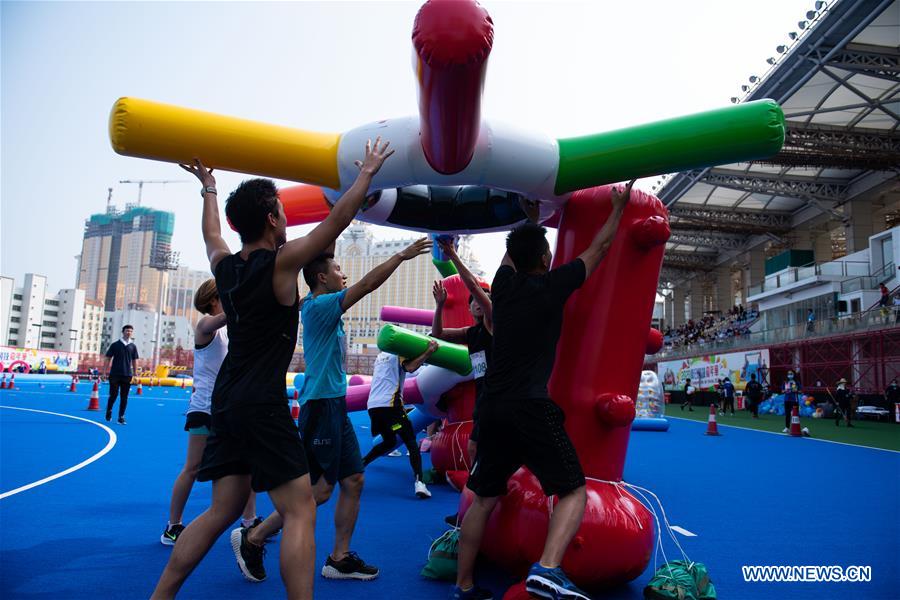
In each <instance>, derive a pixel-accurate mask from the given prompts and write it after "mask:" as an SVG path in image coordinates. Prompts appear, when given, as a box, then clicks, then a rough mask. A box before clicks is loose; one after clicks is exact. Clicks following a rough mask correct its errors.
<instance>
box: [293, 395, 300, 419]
mask: <svg viewBox="0 0 900 600" xmlns="http://www.w3.org/2000/svg"><path fill="white" fill-rule="evenodd" d="M291 418H292V419H293V420H295V421H296V420H297V419H299V418H300V392H299V391H298V390H294V399H293V400H291Z"/></svg>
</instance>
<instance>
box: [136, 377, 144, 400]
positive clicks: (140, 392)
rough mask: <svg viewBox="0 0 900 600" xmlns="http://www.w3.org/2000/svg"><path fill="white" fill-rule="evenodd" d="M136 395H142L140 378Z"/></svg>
mask: <svg viewBox="0 0 900 600" xmlns="http://www.w3.org/2000/svg"><path fill="white" fill-rule="evenodd" d="M137 395H138V396H143V395H144V386H143V385H141V380H140V379H138V386H137Z"/></svg>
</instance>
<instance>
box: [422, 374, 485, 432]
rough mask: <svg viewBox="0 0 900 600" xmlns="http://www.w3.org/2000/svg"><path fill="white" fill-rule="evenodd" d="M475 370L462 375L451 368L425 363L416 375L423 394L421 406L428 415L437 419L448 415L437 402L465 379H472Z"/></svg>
mask: <svg viewBox="0 0 900 600" xmlns="http://www.w3.org/2000/svg"><path fill="white" fill-rule="evenodd" d="M473 375H474V372H473V373H469V374H468V375H460V374H459V373H455V372H453V371H451V370H449V369H444V368H442V367H436V366H434V365H425V366H423V367H422V368H421V369H420V370H419V374H418V376H417V377H416V385H418V386H419V392H420V393H421V394H422V399H423V400H424V402H423V403H422V405H421V406H420V407H419V408H420V409H421V410H422V411H423V412H424V413H426V414H427V415H429V416H431V417H434V418H435V419H441V418H443V417H446V416H447V414H446V413H444V412H443V411H441V410H440V409H438V408H437V406H436V404H437V403H438V400H440V399H441V396H442V395H443V394H444V393H445V392H448V391H450V390H451V389H452V388H453V387H454V386H455V385H457V384H460V383H462V382H463V381H471V380H472V378H473Z"/></svg>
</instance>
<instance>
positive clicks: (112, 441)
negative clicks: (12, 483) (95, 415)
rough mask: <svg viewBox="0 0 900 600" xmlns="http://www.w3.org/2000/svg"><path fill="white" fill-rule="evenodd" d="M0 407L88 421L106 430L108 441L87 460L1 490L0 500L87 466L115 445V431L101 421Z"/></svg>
mask: <svg viewBox="0 0 900 600" xmlns="http://www.w3.org/2000/svg"><path fill="white" fill-rule="evenodd" d="M0 408H8V409H10V410H24V411H28V412H36V413H44V414H46V415H54V416H57V417H66V418H69V419H76V420H78V421H84V422H85V423H90V424H91V425H96V426H97V427H99V428H101V429H103V430H104V431H106V433H107V435H109V442H107V444H106V447H105V448H103V450H101V451H100V452H98V453H97V454H95V455H93V456H91V457H90V458H88V459H87V460H83V461H81V462H80V463H78V464H77V465H75V466H74V467H69V468H68V469H66V470H65V471H60V472H59V473H55V474H54V475H51V476H49V477H44V478H43V479H40V480H38V481H34V482H32V483H29V484H27V485H23V486H22V487H18V488H16V489H14V490H10V491H8V492H3V493H2V494H0V500H3V499H4V498H8V497H9V496H12V495H14V494H18V493H19V492H24V491H27V490H30V489H32V488H36V487H38V486H39V485H44V484H45V483H50V482H51V481H53V480H54V479H59V478H60V477H65V476H66V475H68V474H70V473H74V472H75V471H77V470H79V469H83V468H84V467H86V466H88V465H89V464H91V463H92V462H94V461H95V460H99V459H100V458H103V456H104V455H106V454H107V453H108V452H109V451H110V450H112V449H113V447H114V446H115V445H116V441H117V439H118V438H117V437H116V432H115V431H113V430H112V429H110V428H109V427H107V426H106V425H104V424H103V423H98V422H97V421H91V420H90V419H83V418H81V417H74V416H72V415H64V414H62V413H55V412H50V411H48V410H36V409H33V408H21V407H18V406H0Z"/></svg>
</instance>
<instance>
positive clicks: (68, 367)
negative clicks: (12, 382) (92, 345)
mask: <svg viewBox="0 0 900 600" xmlns="http://www.w3.org/2000/svg"><path fill="white" fill-rule="evenodd" d="M25 365H28V368H27V369H26V368H25ZM42 366H43V371H44V372H46V373H62V372H68V371H76V370H78V355H77V354H76V353H74V352H58V351H56V350H35V349H34V348H13V347H11V346H0V371H29V370H30V371H31V372H33V373H39V372H41V371H42Z"/></svg>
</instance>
